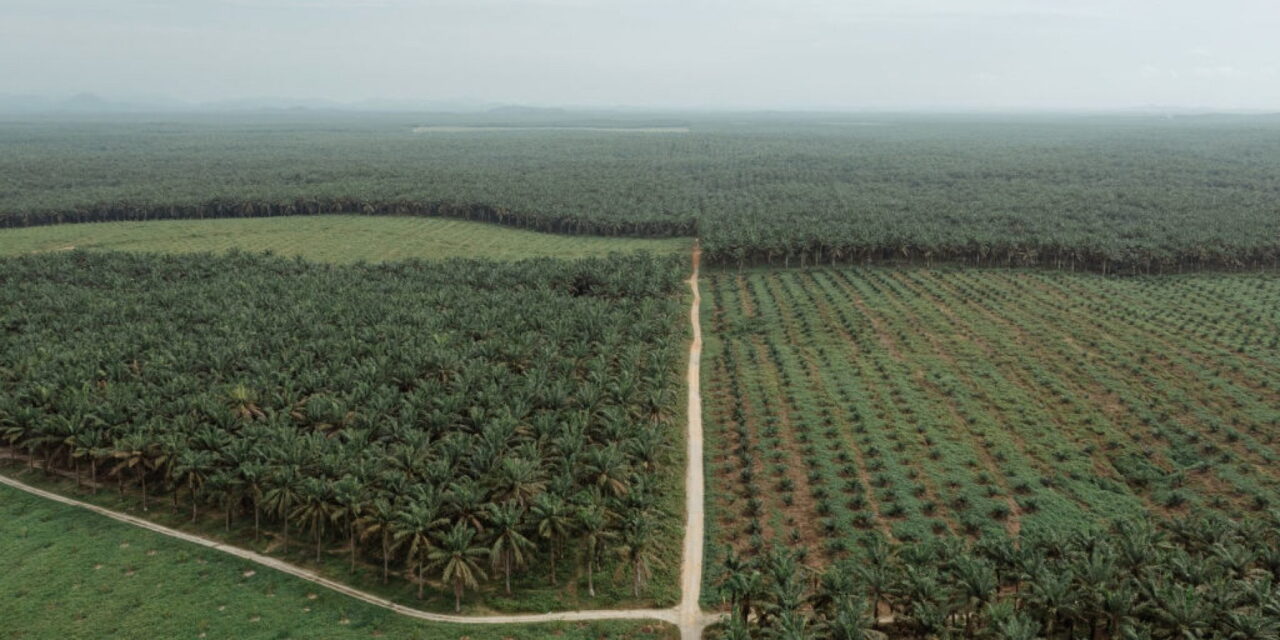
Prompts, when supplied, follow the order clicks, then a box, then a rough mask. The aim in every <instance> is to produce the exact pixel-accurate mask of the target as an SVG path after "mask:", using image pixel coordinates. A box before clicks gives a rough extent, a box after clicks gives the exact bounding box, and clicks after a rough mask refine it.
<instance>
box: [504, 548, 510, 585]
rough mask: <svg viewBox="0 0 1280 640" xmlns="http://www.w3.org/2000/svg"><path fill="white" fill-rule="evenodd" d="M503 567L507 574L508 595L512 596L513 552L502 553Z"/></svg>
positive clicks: (508, 550)
mask: <svg viewBox="0 0 1280 640" xmlns="http://www.w3.org/2000/svg"><path fill="white" fill-rule="evenodd" d="M502 566H503V569H504V570H505V572H506V574H507V595H511V550H510V549H507V550H505V551H503V552H502Z"/></svg>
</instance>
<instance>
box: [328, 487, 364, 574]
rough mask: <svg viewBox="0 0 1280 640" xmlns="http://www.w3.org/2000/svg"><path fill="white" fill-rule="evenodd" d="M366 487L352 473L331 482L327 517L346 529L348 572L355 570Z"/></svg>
mask: <svg viewBox="0 0 1280 640" xmlns="http://www.w3.org/2000/svg"><path fill="white" fill-rule="evenodd" d="M366 488H367V484H366V482H365V481H364V480H363V479H361V478H356V477H355V476H352V475H345V476H342V477H341V478H339V479H338V481H337V482H335V483H333V510H332V511H331V512H330V514H329V517H330V518H331V519H332V520H333V521H334V522H336V523H341V525H342V527H343V528H344V529H346V532H347V543H348V544H349V545H350V558H351V566H350V568H349V569H348V572H349V573H355V572H356V551H357V550H358V547H359V545H358V544H357V542H356V533H357V532H358V531H359V522H360V515H361V514H362V513H363V512H364V509H365V504H366V503H365V494H366Z"/></svg>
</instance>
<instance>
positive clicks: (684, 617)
mask: <svg viewBox="0 0 1280 640" xmlns="http://www.w3.org/2000/svg"><path fill="white" fill-rule="evenodd" d="M701 257H702V251H701V249H699V248H698V245H697V244H696V241H695V244H694V248H693V274H692V275H691V276H690V277H689V288H690V290H691V291H692V292H693V303H692V306H691V307H690V310H689V322H690V324H691V325H692V328H693V340H692V342H690V344H689V370H688V373H687V382H688V385H689V400H688V405H689V415H688V433H687V435H686V443H687V454H686V455H687V458H688V460H687V465H686V471H685V531H684V558H683V561H682V563H681V567H680V587H681V598H680V604H678V605H676V606H675V607H673V608H670V609H595V610H584V611H560V612H555V613H528V614H514V615H486V616H459V615H448V614H443V613H432V612H429V611H422V610H420V609H414V608H413V607H406V606H404V605H402V604H397V603H395V602H392V601H390V600H387V599H386V598H382V597H379V596H376V595H374V594H372V593H368V592H365V591H361V590H359V589H355V588H353V587H350V586H347V585H345V584H342V583H341V582H337V581H334V580H331V579H329V578H326V577H324V576H321V575H319V574H317V573H315V572H313V571H308V570H306V569H303V568H300V567H297V566H294V565H291V564H289V563H287V562H284V561H282V560H279V559H277V558H272V557H270V556H265V555H262V554H260V553H255V552H253V551H249V550H247V549H241V548H240V547H236V546H232V545H229V544H224V543H222V542H218V541H216V540H212V539H209V538H205V537H203V536H198V535H194V534H191V533H187V532H185V531H179V530H177V529H170V528H169V527H165V526H163V525H159V524H156V523H154V522H151V521H149V520H144V519H142V518H138V517H135V516H131V515H128V514H125V513H120V512H117V511H112V510H110V509H106V508H104V507H100V506H98V505H95V504H90V503H88V502H82V501H80V500H76V499H74V498H68V497H66V496H62V495H59V494H56V493H53V492H51V491H45V490H44V489H39V488H36V487H33V486H31V485H29V484H26V483H24V482H20V481H18V480H15V479H13V478H10V477H8V476H5V475H2V474H0V484H4V485H8V486H10V487H13V488H14V489H18V490H21V491H26V492H27V493H30V494H32V495H35V496H39V497H41V498H45V499H48V500H52V501H54V502H59V503H62V504H65V505H70V506H73V507H79V508H81V509H87V510H89V511H92V512H94V513H97V514H99V515H102V516H106V517H108V518H111V519H112V520H117V521H120V522H123V523H125V524H131V525H133V526H136V527H140V528H142V529H146V530H148V531H152V532H155V533H159V534H161V535H166V536H169V537H171V538H177V539H179V540H183V541H185V542H189V543H191V544H195V545H199V546H202V547H206V548H209V549H213V550H215V551H221V552H223V553H227V554H230V555H233V556H235V557H237V558H241V559H244V560H248V561H249V562H253V563H256V564H260V565H262V566H264V567H269V568H271V569H275V570H276V571H280V572H282V573H287V574H289V575H291V576H294V577H297V578H301V579H303V580H306V581H307V582H311V583H314V584H318V585H320V586H323V587H327V588H329V589H332V590H334V591H337V592H339V593H342V594H345V595H348V596H351V597H352V598H355V599H357V600H360V601H362V602H367V603H369V604H371V605H374V606H378V607H382V608H384V609H388V610H390V611H393V612H395V613H398V614H401V615H405V616H409V617H411V618H418V619H420V620H427V621H431V622H450V623H456V624H532V623H539V622H574V621H588V620H660V621H662V622H667V623H670V624H673V625H676V626H677V627H679V629H680V638H681V640H699V639H700V638H701V637H702V632H703V631H704V630H705V629H706V628H707V627H708V626H710V625H711V624H714V623H715V622H717V621H718V620H720V619H721V617H722V616H721V615H720V614H715V613H706V612H704V611H703V610H702V608H701V607H700V606H699V604H698V600H699V599H700V597H701V593H702V554H703V535H704V526H703V520H704V517H705V511H704V509H703V497H704V493H705V484H704V482H705V481H704V476H703V471H702V394H701V391H700V385H699V375H700V368H701V360H702V328H701V326H700V325H699V322H698V306H699V305H700V304H701V302H702V299H701V297H700V296H699V294H698V265H699V262H700V261H701Z"/></svg>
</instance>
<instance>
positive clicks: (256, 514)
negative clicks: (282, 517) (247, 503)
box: [253, 498, 261, 542]
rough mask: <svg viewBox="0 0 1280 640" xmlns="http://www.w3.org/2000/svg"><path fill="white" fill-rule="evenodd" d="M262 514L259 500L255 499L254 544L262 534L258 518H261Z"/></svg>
mask: <svg viewBox="0 0 1280 640" xmlns="http://www.w3.org/2000/svg"><path fill="white" fill-rule="evenodd" d="M260 512H261V509H260V508H259V507H258V499H257V498H254V499H253V541H254V542H257V541H258V535H259V534H260V531H261V529H260V528H259V525H258V523H259V520H258V518H259V513H260Z"/></svg>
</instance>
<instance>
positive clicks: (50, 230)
mask: <svg viewBox="0 0 1280 640" xmlns="http://www.w3.org/2000/svg"><path fill="white" fill-rule="evenodd" d="M689 244H690V241H689V240H687V239H682V238H666V239H647V238H605V237H595V236H561V235H554V234H549V233H538V232H535V231H525V230H521V229H513V228H510V227H502V226H498V225H492V224H484V223H480V222H469V221H465V220H450V219H441V218H417V217H390V216H388V217H380V216H363V215H326V216H289V217H279V218H234V219H216V220H157V221H151V222H105V223H94V224H67V225H54V226H47V227H33V228H26V229H5V230H3V231H0V256H4V255H19V254H24V253H32V252H39V251H59V250H70V249H73V248H74V249H114V250H120V251H158V252H166V253H173V252H184V253H190V252H201V251H213V252H222V251H226V250H228V249H233V248H234V249H242V250H245V251H254V252H258V251H268V250H269V251H273V252H275V253H278V254H281V255H287V256H302V257H304V258H309V259H312V260H322V261H326V262H340V263H341V262H358V261H361V260H365V261H369V262H377V261H387V260H400V259H405V258H424V259H444V258H480V257H483V258H495V259H519V258H536V257H559V258H578V257H584V256H598V255H605V254H607V253H609V252H612V251H619V252H629V251H638V250H648V251H651V252H654V253H677V252H682V251H687V250H688V248H689Z"/></svg>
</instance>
